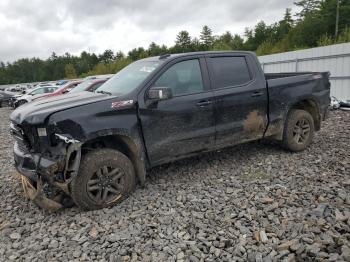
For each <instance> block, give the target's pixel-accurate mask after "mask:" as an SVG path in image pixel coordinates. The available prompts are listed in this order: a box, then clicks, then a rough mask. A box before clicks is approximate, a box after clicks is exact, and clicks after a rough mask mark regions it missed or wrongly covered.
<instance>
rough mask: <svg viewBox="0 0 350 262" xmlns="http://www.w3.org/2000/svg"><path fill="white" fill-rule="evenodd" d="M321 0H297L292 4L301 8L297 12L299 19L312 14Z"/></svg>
mask: <svg viewBox="0 0 350 262" xmlns="http://www.w3.org/2000/svg"><path fill="white" fill-rule="evenodd" d="M321 2H322V1H321V0H299V1H297V2H294V4H295V5H296V6H298V7H300V8H301V11H300V12H299V13H297V14H296V15H297V16H298V18H299V20H302V19H304V18H305V17H306V16H308V15H311V14H313V13H314V12H315V11H317V10H318V9H319V7H320V4H321Z"/></svg>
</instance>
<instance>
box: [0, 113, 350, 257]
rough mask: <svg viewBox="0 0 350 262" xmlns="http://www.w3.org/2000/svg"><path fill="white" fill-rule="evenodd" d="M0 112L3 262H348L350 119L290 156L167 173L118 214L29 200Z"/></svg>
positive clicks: (158, 171) (201, 163) (252, 156)
mask: <svg viewBox="0 0 350 262" xmlns="http://www.w3.org/2000/svg"><path fill="white" fill-rule="evenodd" d="M10 113H11V109H9V108H0V141H1V143H0V155H1V157H0V197H1V201H0V261H9V260H20V261H47V260H49V261H68V260H69V261H70V260H77V261H91V260H99V261H175V260H177V261H350V171H349V170H350V112H345V111H332V112H331V113H330V117H329V119H328V120H327V121H326V122H324V123H323V127H322V129H321V131H320V132H318V133H317V134H316V136H315V139H314V143H313V144H312V145H311V146H310V147H309V148H308V149H307V150H306V151H304V152H301V153H289V152H286V151H284V150H283V149H281V148H280V147H279V146H278V145H275V144H272V143H269V142H255V143H249V144H245V145H240V146H236V147H233V148H229V149H225V150H221V151H220V152H213V153H208V154H204V155H201V156H198V157H194V158H190V159H186V160H182V161H180V162H176V163H172V164H167V165H163V166H161V167H157V168H154V169H152V170H151V171H150V172H149V175H148V178H147V179H148V180H147V183H146V187H145V188H137V189H136V191H135V192H134V193H133V194H132V196H131V197H129V198H128V199H127V200H126V201H124V202H123V203H122V204H120V205H118V206H115V207H114V208H111V209H104V210H99V211H90V212H83V211H81V210H79V209H78V208H75V207H73V208H70V209H65V210H62V211H59V212H56V213H53V214H50V213H48V212H46V211H44V210H41V209H39V208H38V207H36V206H35V205H34V204H32V203H31V202H30V201H28V200H26V199H25V198H24V196H23V190H22V187H21V185H20V180H19V178H18V177H17V176H16V172H15V169H14V167H13V159H12V146H13V140H12V138H11V136H10V134H9V120H8V118H9V114H10Z"/></svg>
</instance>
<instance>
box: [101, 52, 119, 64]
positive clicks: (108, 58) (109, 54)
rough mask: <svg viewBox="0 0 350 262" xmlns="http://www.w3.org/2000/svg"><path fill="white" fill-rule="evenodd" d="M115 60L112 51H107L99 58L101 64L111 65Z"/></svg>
mask: <svg viewBox="0 0 350 262" xmlns="http://www.w3.org/2000/svg"><path fill="white" fill-rule="evenodd" d="M114 59H115V57H114V53H113V51H112V50H111V49H107V50H105V51H104V52H103V53H102V54H101V55H100V56H99V58H98V60H99V61H100V62H102V63H105V64H108V63H111V62H112V61H113V60H114Z"/></svg>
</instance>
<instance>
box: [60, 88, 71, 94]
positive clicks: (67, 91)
mask: <svg viewBox="0 0 350 262" xmlns="http://www.w3.org/2000/svg"><path fill="white" fill-rule="evenodd" d="M70 90H71V89H66V90H63V92H62V94H67V93H69V91H70Z"/></svg>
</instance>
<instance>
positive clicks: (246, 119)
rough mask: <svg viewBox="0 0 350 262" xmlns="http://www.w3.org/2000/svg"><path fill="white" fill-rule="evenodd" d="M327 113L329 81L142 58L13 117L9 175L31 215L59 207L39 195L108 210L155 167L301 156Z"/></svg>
mask: <svg viewBox="0 0 350 262" xmlns="http://www.w3.org/2000/svg"><path fill="white" fill-rule="evenodd" d="M329 103H330V82H329V73H328V72H323V73H318V72H305V73H280V74H278V73H277V74H264V72H263V71H262V68H261V66H260V63H259V61H258V59H257V57H256V55H255V54H254V53H251V52H198V53H187V54H186V53H184V54H174V55H162V56H160V57H151V58H146V59H143V60H140V61H137V62H134V63H132V64H130V65H128V66H127V67H125V68H124V69H122V70H121V71H119V72H118V73H117V74H116V75H115V76H114V77H112V78H111V79H109V80H108V81H107V82H106V83H104V84H103V85H102V86H101V87H100V88H98V89H97V91H96V92H82V93H80V94H79V95H77V94H67V95H65V96H64V97H57V98H51V99H50V98H49V99H46V100H45V101H36V102H33V103H31V104H28V105H25V106H23V107H21V108H18V109H17V110H15V111H14V112H13V113H12V114H11V130H12V131H11V132H12V134H13V136H14V138H15V139H16V143H15V145H14V159H15V166H16V168H17V170H18V172H19V173H21V174H22V175H23V179H22V181H23V183H24V187H25V188H26V189H27V190H28V191H30V192H31V193H30V198H31V199H32V200H33V201H34V202H35V203H36V204H38V205H39V206H42V207H44V208H51V209H58V208H60V207H61V204H60V203H58V202H55V201H54V198H48V197H47V196H45V193H44V191H43V190H42V188H43V186H45V188H47V187H52V188H54V189H56V190H58V191H61V192H62V193H61V194H62V195H64V196H67V195H68V196H71V198H72V199H73V200H74V202H75V203H76V204H77V205H78V206H79V207H81V208H83V209H90V210H92V209H99V208H104V207H109V206H113V205H115V204H117V203H120V202H121V201H123V200H124V199H125V198H126V197H128V195H129V194H130V193H131V192H132V191H133V190H134V189H135V184H136V182H139V183H140V184H141V185H144V183H145V180H146V170H147V169H149V168H151V167H154V166H157V165H160V164H163V163H168V162H171V161H175V160H178V159H181V158H185V157H189V156H194V155H197V154H199V153H203V152H207V151H212V150H217V149H219V148H224V147H228V146H232V145H236V144H240V143H244V142H248V141H253V140H258V139H261V138H270V139H274V140H277V141H279V142H280V143H281V144H282V145H283V147H284V148H286V149H287V150H289V151H293V152H297V151H302V150H304V149H306V148H307V147H308V146H309V145H310V144H311V142H312V140H313V136H314V134H315V131H318V130H320V128H321V122H322V121H323V120H324V119H325V118H326V116H327V112H328V106H329ZM43 183H45V185H43ZM52 197H53V196H52ZM55 199H56V198H55Z"/></svg>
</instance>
